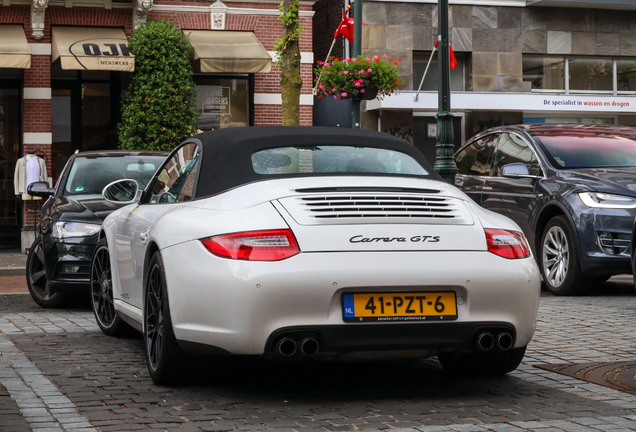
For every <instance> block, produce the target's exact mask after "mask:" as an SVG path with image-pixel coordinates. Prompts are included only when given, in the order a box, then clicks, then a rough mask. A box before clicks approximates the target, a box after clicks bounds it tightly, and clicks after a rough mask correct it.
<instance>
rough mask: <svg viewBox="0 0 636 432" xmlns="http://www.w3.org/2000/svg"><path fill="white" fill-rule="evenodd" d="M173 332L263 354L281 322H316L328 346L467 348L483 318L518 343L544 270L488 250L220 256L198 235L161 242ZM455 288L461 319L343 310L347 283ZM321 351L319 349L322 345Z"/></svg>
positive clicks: (524, 336)
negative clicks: (353, 314)
mask: <svg viewBox="0 0 636 432" xmlns="http://www.w3.org/2000/svg"><path fill="white" fill-rule="evenodd" d="M161 254H162V257H163V261H164V265H165V268H166V282H167V286H168V299H169V303H170V311H171V318H172V323H173V327H174V331H175V335H176V337H177V339H179V340H180V341H182V342H184V343H187V342H192V343H195V344H202V345H209V346H212V347H216V348H218V349H219V351H220V352H227V353H231V354H253V355H260V354H267V353H268V350H269V349H270V346H271V344H272V340H273V338H276V337H277V336H278V335H279V334H281V332H285V331H288V329H299V328H302V329H313V330H312V331H316V332H318V333H319V334H320V335H321V337H323V338H324V344H325V345H324V349H328V350H329V349H333V350H335V351H347V350H372V349H383V350H391V349H416V348H419V349H422V348H424V347H426V348H430V349H434V350H440V349H466V347H467V346H469V344H470V340H471V336H472V334H473V332H474V331H475V329H476V328H477V327H479V326H480V325H482V324H483V323H498V325H502V326H506V327H508V328H510V329H511V330H512V331H513V332H514V335H515V346H517V347H520V346H525V345H527V344H528V342H529V341H530V339H531V338H532V335H533V333H534V330H535V321H536V313H537V308H538V302H539V293H540V277H539V272H538V268H537V266H536V263H535V262H534V259H533V258H527V259H520V260H506V259H504V258H501V257H498V256H496V255H493V254H491V253H489V252H339V253H334V252H325V253H300V254H298V255H296V256H294V257H292V258H289V259H286V260H283V261H278V262H248V261H237V260H228V259H222V258H219V257H216V256H214V255H212V254H210V253H209V252H208V251H207V250H205V249H204V247H203V245H202V244H201V243H200V242H198V241H196V242H187V243H182V244H179V245H176V246H173V247H170V248H166V249H163V250H162V251H161ZM439 291H452V292H454V293H455V294H456V296H457V299H458V302H457V319H456V320H452V321H450V320H449V321H444V322H440V321H426V322H421V321H420V322H408V323H405V322H393V323H383V322H368V323H367V322H362V323H355V322H354V323H345V322H344V320H343V303H342V302H343V300H342V299H343V297H342V294H343V293H355V292H358V293H361V292H378V293H383V292H423V293H426V292H439ZM321 351H322V350H321Z"/></svg>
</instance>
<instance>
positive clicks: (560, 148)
mask: <svg viewBox="0 0 636 432" xmlns="http://www.w3.org/2000/svg"><path fill="white" fill-rule="evenodd" d="M455 162H456V163H457V167H458V169H459V173H458V175H457V177H456V179H455V184H456V186H458V187H459V188H460V189H462V190H463V191H464V192H465V193H467V194H468V195H469V196H470V197H471V198H472V199H473V200H474V201H475V202H477V203H478V204H480V205H482V206H483V207H485V208H487V209H489V210H492V211H495V212H497V213H501V214H503V215H506V216H508V217H510V218H511V219H513V220H514V221H515V222H517V224H519V226H520V227H521V229H522V230H523V232H524V234H525V235H526V237H527V238H528V240H529V241H530V245H531V247H532V249H533V252H534V255H535V258H536V259H537V261H538V263H539V267H540V268H541V272H542V275H543V280H544V284H545V287H546V288H547V289H548V290H549V291H550V292H552V293H553V294H556V295H580V294H584V293H585V292H586V291H587V290H588V289H589V288H590V287H592V286H593V285H594V283H597V282H601V281H605V280H607V279H608V278H610V277H611V276H613V275H616V274H622V273H632V266H631V260H630V252H631V249H632V248H633V246H631V247H630V245H631V244H632V243H631V232H632V225H633V223H634V216H635V214H636V129H635V128H630V127H621V126H608V125H550V124H541V125H521V126H504V127H499V128H493V129H489V130H487V131H484V132H482V133H480V134H479V135H476V136H475V137H473V138H471V139H470V140H468V142H467V143H466V144H465V145H464V146H463V147H461V148H460V149H459V151H458V152H457V153H456V154H455Z"/></svg>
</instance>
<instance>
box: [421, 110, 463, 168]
mask: <svg viewBox="0 0 636 432" xmlns="http://www.w3.org/2000/svg"><path fill="white" fill-rule="evenodd" d="M453 135H454V139H453V144H454V146H455V148H454V149H453V153H455V152H456V151H457V150H459V148H460V147H461V145H462V119H461V117H453ZM413 141H414V143H415V147H417V149H418V150H419V151H421V152H422V154H423V155H424V157H425V158H426V161H427V162H428V163H430V164H431V166H435V159H437V149H436V147H435V146H436V145H437V119H436V118H435V117H413Z"/></svg>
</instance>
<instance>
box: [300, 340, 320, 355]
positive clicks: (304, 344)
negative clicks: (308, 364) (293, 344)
mask: <svg viewBox="0 0 636 432" xmlns="http://www.w3.org/2000/svg"><path fill="white" fill-rule="evenodd" d="M318 351H320V344H319V343H318V341H317V340H316V339H314V338H312V337H308V338H305V339H303V340H302V341H301V342H300V352H301V353H303V355H306V356H307V357H311V356H314V355H316V354H318Z"/></svg>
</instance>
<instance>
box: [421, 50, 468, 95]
mask: <svg viewBox="0 0 636 432" xmlns="http://www.w3.org/2000/svg"><path fill="white" fill-rule="evenodd" d="M430 58H431V52H430V51H428V52H427V51H414V52H413V90H417V89H418V87H419V85H420V81H422V75H424V71H425V70H426V65H427V64H428V60H429V59H430ZM455 58H456V59H457V67H455V69H451V70H450V84H451V91H464V89H465V85H464V64H465V57H464V54H460V53H455ZM438 87H439V69H438V63H437V52H435V54H433V60H431V65H430V66H429V68H428V72H426V78H424V83H422V91H430V90H433V91H437V88H438Z"/></svg>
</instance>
